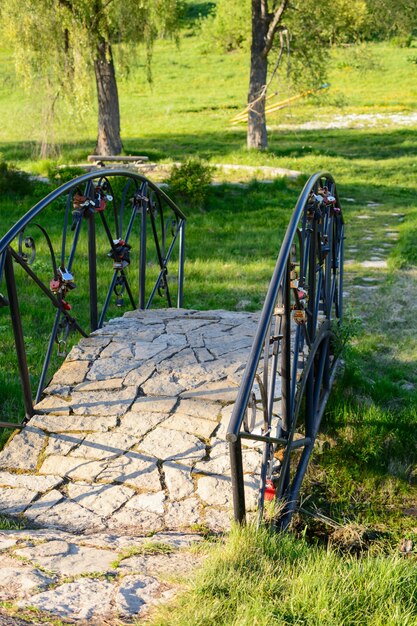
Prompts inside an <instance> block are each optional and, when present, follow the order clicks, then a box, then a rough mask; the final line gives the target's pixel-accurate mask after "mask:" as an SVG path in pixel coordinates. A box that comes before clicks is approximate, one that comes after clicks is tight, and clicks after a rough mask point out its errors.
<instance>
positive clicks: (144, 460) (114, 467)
mask: <svg viewBox="0 0 417 626" xmlns="http://www.w3.org/2000/svg"><path fill="white" fill-rule="evenodd" d="M97 479H98V480H99V481H100V482H104V483H113V482H116V483H122V484H126V485H131V486H132V487H136V488H138V489H146V490H148V491H159V490H160V488H161V482H160V479H159V471H158V466H157V462H156V458H155V457H152V456H146V455H144V454H140V453H139V452H128V453H127V454H125V455H123V456H122V457H119V458H117V459H114V460H113V461H110V463H108V465H107V467H106V468H105V469H104V471H102V472H101V473H100V474H98V476H97Z"/></svg>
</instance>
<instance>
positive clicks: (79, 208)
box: [72, 186, 113, 228]
mask: <svg viewBox="0 0 417 626" xmlns="http://www.w3.org/2000/svg"><path fill="white" fill-rule="evenodd" d="M112 200H113V196H111V195H110V194H107V193H106V192H105V190H104V189H103V188H102V187H100V186H97V187H95V189H94V194H93V197H88V196H84V195H82V194H81V193H79V192H78V191H77V192H76V193H75V194H74V196H73V199H72V206H73V211H72V217H73V228H74V227H75V225H76V224H77V223H78V222H79V221H80V220H81V219H82V218H83V217H88V216H89V215H91V214H92V213H95V212H96V211H97V212H98V213H100V212H101V211H104V209H105V208H106V206H107V202H111V201H112Z"/></svg>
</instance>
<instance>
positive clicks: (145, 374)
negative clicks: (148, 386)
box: [123, 361, 155, 387]
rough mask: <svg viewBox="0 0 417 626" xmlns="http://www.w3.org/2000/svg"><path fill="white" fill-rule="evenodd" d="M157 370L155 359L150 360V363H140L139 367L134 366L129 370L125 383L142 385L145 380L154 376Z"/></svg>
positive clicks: (136, 385)
mask: <svg viewBox="0 0 417 626" xmlns="http://www.w3.org/2000/svg"><path fill="white" fill-rule="evenodd" d="M154 372H155V363H154V362H153V361H149V362H148V363H143V364H142V365H139V367H134V368H133V369H131V370H130V371H129V373H128V374H127V375H126V376H125V377H124V379H123V383H124V384H125V385H133V386H135V387H141V386H142V385H144V384H145V382H146V381H147V380H148V378H150V377H151V376H152V374H153V373H154Z"/></svg>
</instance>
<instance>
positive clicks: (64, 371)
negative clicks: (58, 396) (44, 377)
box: [52, 361, 90, 386]
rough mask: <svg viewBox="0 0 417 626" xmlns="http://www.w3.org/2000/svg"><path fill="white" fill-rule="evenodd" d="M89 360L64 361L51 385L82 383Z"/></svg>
mask: <svg viewBox="0 0 417 626" xmlns="http://www.w3.org/2000/svg"><path fill="white" fill-rule="evenodd" d="M89 367H90V363H89V361H65V362H64V363H63V364H62V365H61V367H60V368H59V370H58V371H57V372H56V373H55V374H54V377H53V379H52V384H53V385H70V386H72V385H76V384H77V383H82V382H83V380H84V379H85V377H86V375H87V372H88V370H89Z"/></svg>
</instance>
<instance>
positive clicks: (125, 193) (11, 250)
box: [0, 168, 185, 426]
mask: <svg viewBox="0 0 417 626" xmlns="http://www.w3.org/2000/svg"><path fill="white" fill-rule="evenodd" d="M184 229H185V215H184V214H183V213H182V212H181V210H180V209H179V208H178V207H177V206H176V205H175V204H174V203H173V202H172V201H171V200H170V198H169V197H168V196H167V195H166V194H165V193H164V192H163V191H162V190H161V189H160V188H158V187H157V186H156V185H155V184H153V183H152V182H151V181H149V180H148V179H147V178H145V177H143V176H141V175H139V174H136V173H134V172H132V171H129V170H127V169H122V168H119V169H113V168H112V169H104V168H103V169H99V170H96V171H93V172H90V173H88V174H85V175H83V176H80V177H78V178H76V179H74V180H71V181H70V182H67V183H65V184H64V185H62V186H60V187H59V188H58V189H56V190H55V191H52V192H51V193H50V194H48V195H47V196H46V197H45V198H44V199H43V200H41V201H40V202H38V203H37V204H36V205H35V206H34V207H33V208H31V209H30V211H28V212H27V213H26V215H24V216H23V217H22V218H21V219H20V220H19V221H18V222H17V223H16V224H15V225H14V226H13V227H12V228H11V229H10V230H9V232H8V233H7V234H6V235H5V236H4V237H3V238H2V239H1V240H0V292H1V291H2V289H1V283H2V281H3V280H4V282H5V284H6V291H5V295H2V294H1V293H0V307H9V309H10V314H11V320H12V326H13V334H14V343H15V350H16V356H17V363H18V369H19V374H20V379H21V383H22V389H23V398H24V406H25V414H26V418H29V417H31V415H33V398H32V389H31V377H32V376H31V375H30V373H29V368H28V358H27V342H25V336H24V332H23V325H22V314H21V310H22V305H25V301H26V300H28V299H30V297H31V296H30V294H29V291H30V289H29V287H28V286H27V282H26V283H22V281H20V284H19V287H18V285H17V283H18V281H17V280H16V272H15V268H17V267H18V266H19V268H20V269H21V270H23V274H24V275H25V277H26V279H27V278H29V279H30V281H29V282H32V283H33V284H34V285H35V286H36V289H37V294H36V296H35V297H36V298H38V297H39V296H40V295H41V294H42V295H43V296H44V298H46V299H47V300H49V303H50V304H51V305H52V309H54V310H55V312H54V314H53V315H52V319H53V323H52V330H51V332H50V333H49V334H48V338H47V345H46V349H45V351H44V355H45V356H44V358H43V363H42V367H41V372H40V376H39V381H38V384H37V391H36V394H35V403H36V402H37V401H38V400H39V399H40V397H41V394H42V391H43V389H44V388H45V385H46V383H47V382H48V378H49V377H50V369H51V367H50V366H51V358H52V355H53V352H54V345H56V347H57V352H58V354H59V356H61V357H65V356H66V354H67V351H68V344H69V335H70V333H71V332H72V331H77V332H78V333H79V334H81V335H83V336H87V335H88V334H89V333H90V332H92V331H94V330H96V329H98V328H100V327H101V326H102V325H103V323H104V321H105V319H106V316H107V315H108V314H109V313H111V314H114V313H116V312H117V309H118V308H120V307H122V306H124V304H125V301H128V302H129V304H130V306H131V307H132V308H133V309H135V308H139V309H147V308H149V307H151V305H152V304H153V303H154V301H155V300H156V299H157V298H159V299H161V298H162V299H163V300H164V301H165V303H166V305H167V306H169V307H171V306H174V305H176V306H178V307H181V306H182V299H183V280H184ZM38 240H39V241H38ZM135 243H136V246H135ZM135 255H136V256H135ZM170 262H171V265H174V266H175V269H176V277H172V276H171V273H170V274H168V265H169V263H170ZM83 282H84V289H83V284H81V285H80V283H83ZM133 282H134V283H135V284H133ZM3 291H4V290H3ZM175 291H176V294H175V293H173V292H175ZM23 292H24V293H23ZM23 295H24V297H23ZM112 298H113V300H114V301H115V302H113V301H112ZM85 309H87V313H86V311H85ZM44 315H45V310H44V309H43V308H42V309H39V316H40V317H43V316H44ZM6 425H7V424H5V423H1V424H0V426H6Z"/></svg>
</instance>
